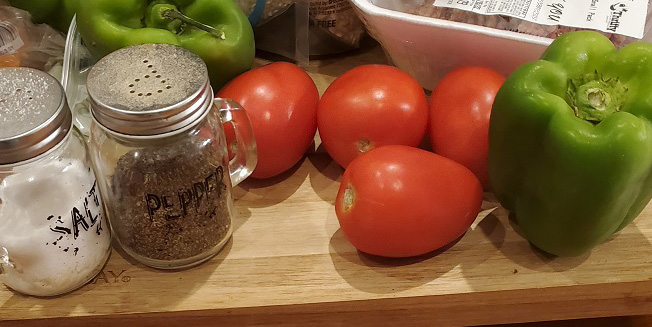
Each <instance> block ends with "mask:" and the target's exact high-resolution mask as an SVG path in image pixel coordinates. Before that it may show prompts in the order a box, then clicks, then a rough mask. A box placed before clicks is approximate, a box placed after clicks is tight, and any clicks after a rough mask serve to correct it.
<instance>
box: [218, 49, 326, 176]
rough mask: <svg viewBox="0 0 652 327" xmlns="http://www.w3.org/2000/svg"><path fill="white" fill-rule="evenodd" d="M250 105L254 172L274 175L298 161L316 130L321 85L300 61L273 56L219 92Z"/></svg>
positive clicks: (261, 174)
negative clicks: (255, 152)
mask: <svg viewBox="0 0 652 327" xmlns="http://www.w3.org/2000/svg"><path fill="white" fill-rule="evenodd" d="M217 96H218V97H222V98H231V99H233V100H235V101H236V102H238V103H239V104H240V105H242V107H243V108H244V109H245V110H246V111H247V114H248V115H249V119H250V120H251V125H252V127H253V130H254V137H255V138H256V145H257V147H258V165H257V166H256V169H255V170H254V172H253V173H252V174H251V177H253V178H268V177H272V176H276V175H278V174H280V173H282V172H284V171H286V170H288V169H290V168H291V167H292V166H294V165H295V164H296V163H297V162H298V161H299V160H300V159H301V157H303V155H304V153H305V152H306V151H307V150H308V148H309V147H310V145H311V144H312V142H313V140H314V137H315V133H316V131H317V104H318V103H319V91H318V90H317V86H315V83H314V82H313V80H312V78H310V76H309V75H308V74H307V73H306V72H305V71H304V70H303V69H301V68H300V67H299V66H297V65H295V64H292V63H288V62H274V63H271V64H268V65H265V66H261V67H258V68H254V69H252V70H250V71H248V72H245V73H244V74H242V75H239V76H238V77H236V78H235V79H233V80H231V81H230V82H229V83H228V84H227V85H225V86H224V87H223V88H222V89H221V90H220V91H219V92H218V93H217Z"/></svg>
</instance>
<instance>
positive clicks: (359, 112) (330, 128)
mask: <svg viewBox="0 0 652 327" xmlns="http://www.w3.org/2000/svg"><path fill="white" fill-rule="evenodd" d="M317 119H318V126H319V136H320V137H321V140H322V143H323V144H324V148H325V149H326V151H327V152H328V154H330V156H331V157H332V158H333V159H334V160H335V161H336V162H337V163H338V164H340V165H341V166H342V167H345V168H346V166H348V164H349V163H350V162H351V161H352V160H353V159H355V158H356V157H357V156H358V155H360V154H361V153H364V152H366V151H368V150H370V149H373V148H375V147H379V146H382V145H390V144H402V145H409V146H418V145H419V143H420V142H421V140H422V139H423V137H424V136H425V133H426V127H427V125H428V99H427V98H426V94H425V92H424V91H423V88H422V87H421V85H420V84H419V82H417V81H416V80H415V79H414V78H413V77H412V76H410V75H409V74H408V73H406V72H404V71H402V70H400V69H398V68H396V67H393V66H388V65H363V66H358V67H356V68H353V69H351V70H349V71H347V72H345V73H344V74H342V75H340V76H339V77H337V78H336V79H335V80H334V81H333V82H332V83H331V84H330V85H329V86H328V88H327V89H326V91H325V92H324V94H323V95H322V98H321V100H320V101H319V109H318V113H317Z"/></svg>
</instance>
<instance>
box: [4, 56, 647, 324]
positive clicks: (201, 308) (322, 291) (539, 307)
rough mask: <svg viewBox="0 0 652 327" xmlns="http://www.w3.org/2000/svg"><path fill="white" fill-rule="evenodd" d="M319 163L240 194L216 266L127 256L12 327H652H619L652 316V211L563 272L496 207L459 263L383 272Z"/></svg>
mask: <svg viewBox="0 0 652 327" xmlns="http://www.w3.org/2000/svg"><path fill="white" fill-rule="evenodd" d="M384 61H385V58H384V54H383V52H382V50H380V48H378V47H375V48H372V49H371V50H368V51H360V52H358V53H354V54H353V55H352V56H351V57H349V58H345V59H344V60H342V59H341V58H339V59H326V60H322V61H319V62H316V63H314V62H312V63H311V65H310V66H309V67H307V70H308V71H309V73H310V74H311V76H312V77H313V79H314V80H315V81H316V83H317V85H318V87H319V89H320V92H323V90H324V89H325V88H326V86H327V85H328V83H330V81H332V80H333V79H334V78H335V77H336V76H338V75H339V74H341V73H342V72H344V71H346V70H347V69H348V68H350V67H352V66H353V65H355V64H362V63H376V62H384ZM258 63H259V64H263V63H265V61H264V60H259V62H258ZM316 144H319V141H318V139H317V140H316ZM316 152H317V153H312V154H310V155H308V156H307V157H306V158H305V159H304V160H302V161H301V162H300V163H299V164H298V165H297V166H296V167H294V168H293V169H292V170H290V171H289V172H287V173H285V174H283V175H281V176H279V177H276V178H273V179H270V180H265V181H256V180H247V181H245V182H244V183H243V184H241V185H240V186H239V187H237V188H235V190H234V197H235V199H236V201H235V204H236V210H237V217H236V218H235V220H234V225H235V232H234V235H233V238H232V240H231V241H230V242H229V243H228V244H227V246H226V247H225V249H224V250H223V251H222V252H220V253H219V254H218V255H217V256H216V257H215V258H213V259H212V260H210V261H209V262H207V263H205V264H203V265H201V266H199V267H195V268H192V269H188V270H184V271H176V272H163V271H156V270H153V269H150V268H147V267H144V266H142V265H140V264H137V263H135V262H133V261H132V260H130V259H128V258H126V257H125V256H124V255H122V254H121V252H120V251H114V252H113V254H112V256H111V258H110V260H109V262H108V263H107V265H106V267H105V268H104V270H103V271H102V272H101V273H100V275H99V276H98V277H97V278H95V279H94V280H93V281H92V282H91V283H90V284H88V285H86V286H84V287H83V288H81V289H79V290H77V291H75V292H73V293H70V294H67V295H64V296H61V297H56V298H49V299H45V298H33V297H27V296H23V295H20V294H17V293H14V292H12V291H10V290H8V289H5V288H0V326H12V327H14V326H16V327H17V326H69V327H75V326H117V325H121V326H143V327H147V326H157V327H159V326H171V327H173V326H217V325H222V326H236V325H238V326H306V325H318V326H384V325H392V326H463V325H467V326H470V325H489V324H501V323H521V322H531V321H549V320H562V319H576V318H592V317H613V318H602V319H588V320H573V321H566V322H546V323H534V324H527V325H522V324H512V325H506V326H510V327H517V326H520V327H525V326H527V327H535V326H536V327H562V326H563V327H566V326H578V327H586V326H596V327H598V326H599V327H607V326H609V327H611V326H619V327H620V326H622V327H649V326H652V319H650V318H649V317H646V316H636V317H615V316H634V315H648V314H652V245H651V244H650V243H651V242H652V206H648V208H647V209H646V210H645V211H644V212H643V213H642V214H641V215H640V216H639V217H638V219H637V220H636V221H635V222H634V223H633V224H631V225H630V226H628V227H627V228H625V229H624V230H623V231H622V232H621V233H619V234H618V235H616V236H614V237H612V238H611V239H610V240H608V241H607V242H605V243H604V244H601V245H600V246H598V247H597V248H596V249H594V250H593V251H592V252H591V253H589V254H586V255H583V256H580V257H576V258H551V257H549V256H546V255H544V254H542V253H540V252H538V251H536V250H534V249H532V248H531V247H530V245H529V244H528V242H526V241H525V240H524V239H523V238H522V237H521V236H520V235H519V234H518V232H517V231H516V230H515V226H513V224H512V223H511V222H510V220H509V219H508V217H507V213H506V212H505V211H504V210H503V209H501V208H500V207H498V205H497V203H496V202H495V201H494V200H493V199H492V197H491V194H486V201H485V203H484V209H487V211H484V212H483V213H482V214H481V215H480V216H479V217H478V219H477V220H476V222H475V223H474V224H473V226H472V228H471V229H470V230H469V231H468V232H467V233H466V234H465V235H464V236H463V237H462V238H461V239H460V240H458V242H456V243H454V244H452V245H451V246H450V247H449V248H447V249H446V250H443V251H438V252H436V253H431V254H428V255H425V256H422V257H418V258H412V259H403V260H396V259H394V260H389V259H382V258H377V257H372V256H368V255H365V254H362V253H359V252H357V251H356V250H355V248H353V247H352V246H351V245H350V244H349V243H348V241H347V240H346V239H345V238H344V236H343V234H342V232H341V231H340V230H339V226H338V223H337V219H336V217H335V211H334V207H333V204H334V198H335V195H336V192H337V189H338V187H339V182H338V181H339V178H340V175H341V173H342V169H341V168H340V167H339V166H337V165H336V164H335V163H333V162H332V161H331V160H330V159H329V158H328V157H327V156H326V155H324V154H320V153H319V152H320V151H316ZM494 208H495V209H494ZM492 209H494V210H492Z"/></svg>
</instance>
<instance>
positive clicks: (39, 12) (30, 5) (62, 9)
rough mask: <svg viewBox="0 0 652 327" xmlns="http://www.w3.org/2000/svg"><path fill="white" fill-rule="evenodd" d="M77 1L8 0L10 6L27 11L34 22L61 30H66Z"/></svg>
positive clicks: (73, 14)
mask: <svg viewBox="0 0 652 327" xmlns="http://www.w3.org/2000/svg"><path fill="white" fill-rule="evenodd" d="M79 2H80V1H79V0H9V4H10V5H11V6H13V7H16V8H20V9H23V10H26V11H28V12H29V13H30V15H31V16H32V21H33V22H34V23H39V24H40V23H45V24H48V25H50V26H52V27H54V28H55V29H57V30H59V31H61V32H67V31H68V27H70V22H71V21H72V18H73V17H74V16H75V10H77V6H78V4H79ZM82 2H83V1H82Z"/></svg>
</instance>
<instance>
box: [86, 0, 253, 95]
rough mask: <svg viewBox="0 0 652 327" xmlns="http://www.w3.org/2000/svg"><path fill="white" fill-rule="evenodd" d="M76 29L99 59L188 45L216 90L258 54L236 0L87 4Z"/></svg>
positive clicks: (103, 1) (97, 1)
mask: <svg viewBox="0 0 652 327" xmlns="http://www.w3.org/2000/svg"><path fill="white" fill-rule="evenodd" d="M77 27H78V29H79V33H80V35H81V37H82V40H83V41H84V43H85V45H86V46H87V47H88V49H89V51H90V52H91V54H93V55H94V56H95V57H96V58H99V57H102V56H104V55H107V54H108V53H110V52H112V51H115V50H117V49H120V48H124V47H127V46H130V45H135V44H142V43H169V44H174V45H178V46H181V47H184V48H186V49H188V50H190V51H191V52H193V53H195V54H196V55H198V56H199V57H201V58H202V59H203V60H204V62H205V63H206V66H207V68H208V75H209V77H210V80H211V84H212V86H213V88H214V89H216V90H218V89H219V88H221V87H222V86H223V85H224V84H226V83H227V82H228V81H230V80H231V79H233V78H234V77H235V76H237V75H239V74H241V73H243V72H245V71H247V70H249V69H250V68H251V65H252V63H253V60H254V55H255V46H254V35H253V30H252V28H251V25H250V24H249V21H248V20H247V17H246V16H245V14H244V13H243V12H242V10H241V9H240V7H239V6H238V5H237V4H236V3H235V2H233V0H155V1H147V0H83V1H80V6H79V9H78V13H77Z"/></svg>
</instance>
